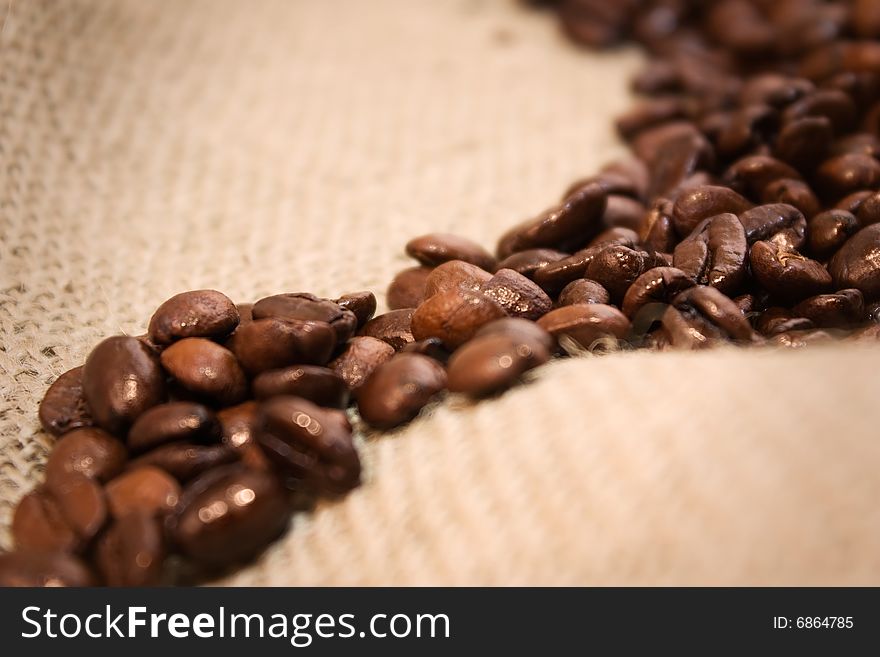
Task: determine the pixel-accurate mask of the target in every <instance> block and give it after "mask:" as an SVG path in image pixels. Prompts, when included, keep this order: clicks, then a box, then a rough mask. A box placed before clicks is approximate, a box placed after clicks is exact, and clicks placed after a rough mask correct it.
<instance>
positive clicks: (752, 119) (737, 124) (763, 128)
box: [715, 104, 779, 159]
mask: <svg viewBox="0 0 880 657" xmlns="http://www.w3.org/2000/svg"><path fill="white" fill-rule="evenodd" d="M778 128H779V112H778V111H777V110H776V109H775V108H773V107H770V106H769V105H764V104H756V105H746V106H744V107H741V108H739V109H737V110H734V111H733V112H732V114H731V116H730V121H729V122H728V123H727V125H725V126H724V127H723V128H722V129H721V130H720V131H719V133H718V136H717V139H716V140H715V151H716V153H717V154H718V156H719V157H720V158H722V159H733V158H735V157H739V156H741V155H744V154H745V153H747V152H752V151H753V150H754V149H755V148H756V147H758V146H760V145H761V144H765V143H766V142H767V140H768V137H769V136H770V135H772V134H774V133H776V132H777V130H778Z"/></svg>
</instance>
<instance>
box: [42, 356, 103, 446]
mask: <svg viewBox="0 0 880 657" xmlns="http://www.w3.org/2000/svg"><path fill="white" fill-rule="evenodd" d="M82 370H83V368H82V367H74V368H73V369H72V370H68V371H66V372H64V374H62V375H61V376H59V377H58V378H57V379H55V382H54V383H53V384H52V385H51V386H49V389H48V390H47V391H46V394H45V395H44V396H43V401H41V402H40V424H41V425H42V427H43V429H44V430H45V431H46V432H47V433H50V434H52V435H53V436H60V435H62V434H65V433H67V432H68V431H72V430H73V429H78V428H80V427H90V426H92V424H93V423H94V422H93V420H92V415H91V413H90V412H89V409H88V407H87V406H86V400H85V397H84V396H83V389H82Z"/></svg>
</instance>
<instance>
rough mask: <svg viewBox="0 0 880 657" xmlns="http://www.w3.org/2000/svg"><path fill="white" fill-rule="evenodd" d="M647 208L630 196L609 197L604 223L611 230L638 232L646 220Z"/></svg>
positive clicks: (603, 216)
mask: <svg viewBox="0 0 880 657" xmlns="http://www.w3.org/2000/svg"><path fill="white" fill-rule="evenodd" d="M646 212H647V208H646V207H645V206H644V205H643V204H642V203H641V202H640V201H637V200H635V199H632V198H629V197H628V196H617V195H613V194H611V195H609V196H608V198H607V200H606V205H605V212H603V213H602V223H603V224H604V225H605V226H609V227H611V228H618V229H622V230H632V231H636V230H638V229H639V228H640V227H641V225H642V223H643V222H644V220H645V213H646Z"/></svg>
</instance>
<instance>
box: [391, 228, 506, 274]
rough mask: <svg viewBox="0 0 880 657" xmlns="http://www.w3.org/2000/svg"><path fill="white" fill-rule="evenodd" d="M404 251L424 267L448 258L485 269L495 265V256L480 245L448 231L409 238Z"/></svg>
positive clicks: (441, 262) (487, 269) (448, 259)
mask: <svg viewBox="0 0 880 657" xmlns="http://www.w3.org/2000/svg"><path fill="white" fill-rule="evenodd" d="M406 253H407V255H409V256H410V257H412V258H415V259H416V260H418V261H419V263H421V264H422V265H425V266H426V267H436V266H437V265H442V264H443V263H444V262H449V261H450V260H461V261H463V262H467V263H470V264H472V265H476V266H477V267H479V268H480V269H485V270H486V271H492V269H493V268H494V267H495V258H494V257H492V255H491V254H490V253H489V252H488V251H486V249H484V248H483V247H482V246H480V245H479V244H477V243H476V242H473V241H471V240H469V239H467V238H465V237H459V236H458V235H451V234H449V233H429V234H428V235H422V236H421V237H416V238H414V239H411V240H410V241H409V242H407V244H406Z"/></svg>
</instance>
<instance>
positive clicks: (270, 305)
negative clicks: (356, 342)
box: [253, 292, 357, 344]
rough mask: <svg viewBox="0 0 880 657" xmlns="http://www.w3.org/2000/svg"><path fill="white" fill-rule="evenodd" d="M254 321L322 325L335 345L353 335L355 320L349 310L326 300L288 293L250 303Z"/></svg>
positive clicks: (311, 295)
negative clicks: (276, 320)
mask: <svg viewBox="0 0 880 657" xmlns="http://www.w3.org/2000/svg"><path fill="white" fill-rule="evenodd" d="M253 313H254V319H284V320H288V321H290V320H299V321H315V322H325V323H327V324H329V325H330V327H331V328H332V329H333V331H334V332H335V333H336V342H337V344H342V343H343V342H345V341H346V340H348V339H349V338H350V337H351V336H352V335H354V332H355V329H356V328H357V317H356V316H355V314H354V313H353V312H351V311H350V310H345V309H344V308H342V307H341V306H340V305H339V304H337V303H334V302H333V301H330V300H329V299H319V298H318V297H316V296H315V295H313V294H306V293H304V292H292V293H287V294H276V295H274V296H271V297H266V298H264V299H260V300H259V301H257V302H256V303H255V304H254V309H253Z"/></svg>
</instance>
